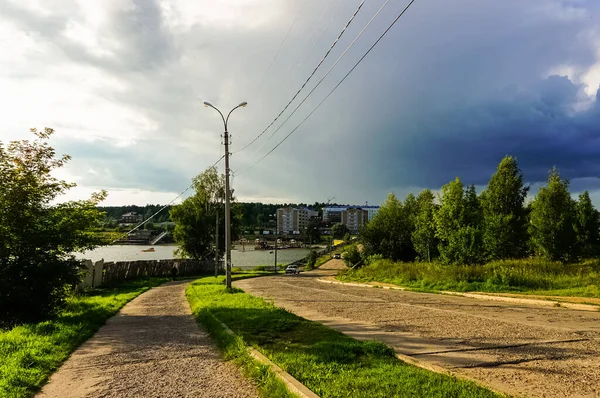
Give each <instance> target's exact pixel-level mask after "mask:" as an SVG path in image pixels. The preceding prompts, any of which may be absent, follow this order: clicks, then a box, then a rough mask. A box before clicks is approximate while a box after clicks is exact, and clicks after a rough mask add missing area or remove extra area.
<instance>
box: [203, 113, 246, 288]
mask: <svg viewBox="0 0 600 398" xmlns="http://www.w3.org/2000/svg"><path fill="white" fill-rule="evenodd" d="M246 105H248V103H247V102H242V103H241V104H239V105H238V106H236V107H235V108H233V109H232V110H230V111H229V113H228V114H227V117H225V116H223V114H222V113H221V111H220V110H218V109H217V108H216V107H214V106H213V105H212V104H211V103H210V102H204V106H208V107H210V108H213V109H214V110H216V111H217V112H219V115H221V119H223V127H224V128H225V132H224V133H223V141H224V144H225V270H226V271H225V285H226V286H227V289H231V209H230V207H231V204H230V197H231V190H230V189H229V173H230V170H229V155H230V153H229V132H228V131H227V122H228V121H229V116H230V115H231V112H233V111H235V110H236V109H237V108H240V107H243V106H246Z"/></svg>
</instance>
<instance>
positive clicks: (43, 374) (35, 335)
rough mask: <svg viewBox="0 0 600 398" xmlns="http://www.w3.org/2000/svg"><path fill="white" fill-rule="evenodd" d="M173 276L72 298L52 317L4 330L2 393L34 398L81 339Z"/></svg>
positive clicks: (0, 352) (1, 334) (0, 374)
mask: <svg viewBox="0 0 600 398" xmlns="http://www.w3.org/2000/svg"><path fill="white" fill-rule="evenodd" d="M167 280H168V279H167V278H149V279H141V280H137V281H132V282H127V283H126V284H122V285H120V286H118V287H114V288H110V289H94V290H90V291H89V292H87V293H86V294H84V295H80V296H73V297H70V298H69V299H68V301H67V305H66V307H65V309H64V310H63V311H62V312H61V313H60V315H59V316H58V317H57V318H56V319H54V320H51V321H46V322H41V323H35V324H25V325H20V326H16V327H14V328H12V329H9V330H1V329H0V358H2V359H1V360H0V397H14V398H18V397H31V396H33V395H34V394H35V393H36V392H37V391H38V390H39V388H40V386H41V385H42V384H43V383H44V382H45V381H46V380H47V378H48V376H49V375H50V374H51V373H52V372H53V371H55V370H56V369H58V367H59V366H60V364H61V363H62V362H63V361H64V360H66V359H67V358H68V357H69V355H70V354H71V352H73V351H74V350H75V349H76V348H77V347H78V346H79V345H80V344H81V343H83V342H84V341H85V340H87V339H88V338H89V337H90V336H92V335H93V334H94V333H95V332H96V331H97V330H98V329H99V328H100V326H102V325H103V324H104V323H105V322H106V320H107V319H108V318H110V317H111V316H113V315H114V314H116V313H117V311H119V309H120V308H121V307H123V306H124V305H125V304H126V303H127V302H128V301H130V300H132V299H133V298H135V297H136V296H138V295H139V294H141V293H143V292H145V291H147V290H148V289H149V288H150V287H152V286H158V285H160V284H161V283H164V282H166V281H167Z"/></svg>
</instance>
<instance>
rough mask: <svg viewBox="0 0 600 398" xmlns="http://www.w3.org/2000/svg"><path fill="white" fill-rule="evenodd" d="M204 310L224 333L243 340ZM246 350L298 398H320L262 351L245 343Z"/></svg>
mask: <svg viewBox="0 0 600 398" xmlns="http://www.w3.org/2000/svg"><path fill="white" fill-rule="evenodd" d="M206 311H207V312H209V313H210V315H211V316H212V317H213V318H214V319H215V320H216V321H217V322H218V323H219V324H220V325H221V327H222V328H223V330H224V331H225V333H227V334H229V335H231V336H233V337H239V338H241V339H242V341H243V338H242V337H241V336H237V335H236V334H235V333H234V332H233V331H232V330H231V329H230V328H229V326H227V325H225V324H224V323H223V322H221V320H220V319H219V318H217V317H216V316H215V315H214V314H213V313H212V312H210V310H208V309H207V310H206ZM244 343H245V342H244ZM246 351H248V354H249V355H250V356H251V357H252V358H254V359H256V360H257V361H258V362H260V363H262V364H263V365H266V366H268V367H269V369H270V370H271V372H273V374H275V376H277V378H278V379H279V380H281V381H282V382H283V383H284V384H285V385H286V387H287V388H288V390H290V392H292V393H293V394H296V395H298V396H299V397H300V398H320V397H319V396H318V395H317V394H315V393H314V392H312V391H311V390H310V389H309V388H308V387H306V386H305V385H304V384H302V383H300V382H299V381H298V380H296V379H295V378H294V377H293V376H292V375H291V374H289V373H288V372H286V371H285V370H283V369H281V368H280V367H279V366H277V364H275V363H274V362H273V361H271V360H270V359H269V358H267V357H266V356H264V355H263V354H262V353H260V352H259V351H258V350H256V349H255V348H253V347H249V346H247V345H246Z"/></svg>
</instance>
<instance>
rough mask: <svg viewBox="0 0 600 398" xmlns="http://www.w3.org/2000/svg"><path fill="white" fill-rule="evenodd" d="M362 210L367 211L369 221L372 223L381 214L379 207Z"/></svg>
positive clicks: (366, 207) (365, 207) (367, 207)
mask: <svg viewBox="0 0 600 398" xmlns="http://www.w3.org/2000/svg"><path fill="white" fill-rule="evenodd" d="M361 209H363V210H366V211H367V221H371V220H372V219H373V217H375V214H377V213H378V212H379V206H362V207H361Z"/></svg>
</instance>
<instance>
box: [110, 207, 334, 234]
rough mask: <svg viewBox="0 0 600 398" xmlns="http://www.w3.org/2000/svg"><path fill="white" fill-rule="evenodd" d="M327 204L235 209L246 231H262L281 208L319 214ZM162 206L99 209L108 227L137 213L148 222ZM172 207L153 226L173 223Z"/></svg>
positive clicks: (157, 217) (156, 219)
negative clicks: (305, 209)
mask: <svg viewBox="0 0 600 398" xmlns="http://www.w3.org/2000/svg"><path fill="white" fill-rule="evenodd" d="M325 206H326V204H325V203H318V202H315V203H314V204H312V205H309V204H306V203H283V204H268V203H260V202H241V203H236V204H235V207H237V208H241V214H242V222H241V227H242V228H243V229H245V230H249V229H262V228H274V227H275V226H276V223H277V218H276V213H277V209H278V208H281V207H309V208H312V209H313V210H316V211H318V212H319V215H321V214H322V213H321V211H322V209H323V207H325ZM162 207H163V206H162V205H146V206H135V205H129V206H104V207H98V210H100V211H101V212H104V213H105V214H106V224H107V226H109V225H111V224H114V225H113V226H116V224H118V223H119V222H120V220H121V217H122V216H123V214H125V213H129V212H136V213H138V214H141V215H142V216H143V219H144V220H146V219H148V218H149V217H151V216H152V215H153V214H154V213H156V212H157V211H158V210H160V209H161V208H162ZM171 209H172V206H168V207H167V208H166V209H165V210H163V211H161V212H160V213H158V214H157V215H156V216H155V217H154V218H153V219H152V223H153V224H158V223H162V222H165V221H172V220H171V217H170V212H171Z"/></svg>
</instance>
